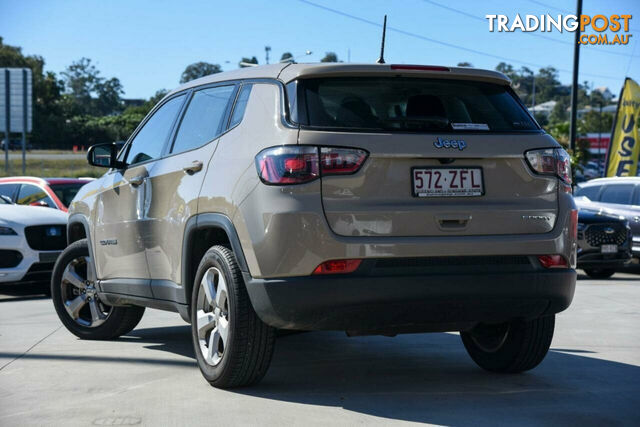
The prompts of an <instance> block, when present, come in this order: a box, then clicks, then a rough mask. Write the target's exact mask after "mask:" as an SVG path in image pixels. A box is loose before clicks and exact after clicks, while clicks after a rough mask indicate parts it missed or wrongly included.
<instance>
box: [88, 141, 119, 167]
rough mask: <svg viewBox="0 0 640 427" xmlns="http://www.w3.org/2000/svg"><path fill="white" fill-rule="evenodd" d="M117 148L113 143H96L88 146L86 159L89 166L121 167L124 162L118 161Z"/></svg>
mask: <svg viewBox="0 0 640 427" xmlns="http://www.w3.org/2000/svg"><path fill="white" fill-rule="evenodd" d="M117 157H118V148H117V147H116V144H115V143H106V144H96V145H92V146H91V147H89V151H87V161H88V162H89V164H90V165H91V166H97V167H99V168H116V169H122V168H124V166H125V164H124V163H123V162H120V161H118V159H117Z"/></svg>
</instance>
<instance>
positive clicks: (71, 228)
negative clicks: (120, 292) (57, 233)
mask: <svg viewBox="0 0 640 427" xmlns="http://www.w3.org/2000/svg"><path fill="white" fill-rule="evenodd" d="M89 230H90V227H89V221H88V220H87V218H86V217H85V216H84V215H82V214H78V213H76V214H72V215H70V216H69V221H68V223H67V246H69V245H70V244H72V243H74V242H77V241H78V240H81V239H87V246H88V247H89V257H91V259H92V260H93V263H92V265H93V278H94V279H97V278H98V272H97V270H96V258H95V256H94V255H93V244H92V243H93V242H92V241H91V234H90V232H89Z"/></svg>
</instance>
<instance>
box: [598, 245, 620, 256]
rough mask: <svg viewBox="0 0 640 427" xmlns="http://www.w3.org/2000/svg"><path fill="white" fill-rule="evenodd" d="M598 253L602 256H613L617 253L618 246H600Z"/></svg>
mask: <svg viewBox="0 0 640 427" xmlns="http://www.w3.org/2000/svg"><path fill="white" fill-rule="evenodd" d="M600 252H601V253H603V254H615V253H617V252H618V245H602V246H600Z"/></svg>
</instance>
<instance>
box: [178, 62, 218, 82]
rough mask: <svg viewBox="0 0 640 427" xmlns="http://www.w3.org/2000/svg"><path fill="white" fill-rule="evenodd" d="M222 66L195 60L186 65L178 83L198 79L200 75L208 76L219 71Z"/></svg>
mask: <svg viewBox="0 0 640 427" xmlns="http://www.w3.org/2000/svg"><path fill="white" fill-rule="evenodd" d="M221 72H222V67H220V65H219V64H210V63H208V62H195V63H193V64H191V65H188V66H187V68H185V70H184V71H183V72H182V75H181V76H180V83H181V84H182V83H186V82H188V81H191V80H195V79H199V78H200V77H204V76H208V75H210V74H216V73H221Z"/></svg>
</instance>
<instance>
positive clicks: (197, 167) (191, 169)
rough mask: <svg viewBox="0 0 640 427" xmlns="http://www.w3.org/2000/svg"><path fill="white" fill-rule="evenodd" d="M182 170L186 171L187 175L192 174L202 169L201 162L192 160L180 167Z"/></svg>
mask: <svg viewBox="0 0 640 427" xmlns="http://www.w3.org/2000/svg"><path fill="white" fill-rule="evenodd" d="M182 170H183V171H185V172H186V173H188V174H189V175H193V174H194V173H196V172H200V171H201V170H202V162H201V161H200V160H194V161H193V163H191V164H190V165H189V166H185V167H183V168H182Z"/></svg>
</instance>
